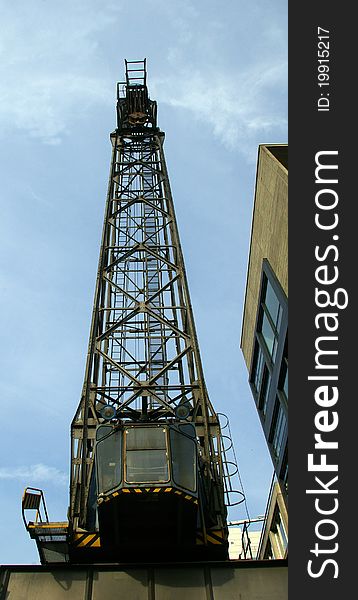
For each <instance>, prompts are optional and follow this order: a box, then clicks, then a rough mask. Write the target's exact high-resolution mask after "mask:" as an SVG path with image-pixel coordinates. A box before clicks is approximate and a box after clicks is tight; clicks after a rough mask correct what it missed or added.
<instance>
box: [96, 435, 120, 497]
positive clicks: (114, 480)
mask: <svg viewBox="0 0 358 600" xmlns="http://www.w3.org/2000/svg"><path fill="white" fill-rule="evenodd" d="M96 437H97V446H96V465H97V486H98V493H99V494H103V493H107V492H110V491H111V490H113V489H114V488H116V487H118V486H119V484H120V483H121V481H122V475H121V471H122V469H121V454H122V432H121V431H119V430H115V429H113V428H112V427H109V426H106V425H104V426H103V427H99V428H98V430H97V435H96Z"/></svg>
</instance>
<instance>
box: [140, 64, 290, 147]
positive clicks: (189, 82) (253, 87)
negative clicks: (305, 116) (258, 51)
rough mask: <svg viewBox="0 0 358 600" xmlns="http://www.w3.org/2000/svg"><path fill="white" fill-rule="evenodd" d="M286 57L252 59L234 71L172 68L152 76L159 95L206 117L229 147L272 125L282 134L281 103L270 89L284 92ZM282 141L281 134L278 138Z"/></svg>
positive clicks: (284, 123)
mask: <svg viewBox="0 0 358 600" xmlns="http://www.w3.org/2000/svg"><path fill="white" fill-rule="evenodd" d="M286 68H287V66H286V63H285V62H284V61H283V62H280V63H278V64H275V65H271V64H265V63H257V64H255V65H253V66H252V67H248V68H246V69H243V70H239V71H238V72H237V73H236V75H235V77H230V76H228V75H225V74H224V75H221V74H217V73H211V72H210V69H208V70H207V72H206V73H199V72H197V73H189V75H188V74H185V73H184V72H182V73H179V74H178V73H176V74H175V76H174V77H172V78H171V77H170V76H169V77H167V78H165V79H157V80H154V81H152V82H151V83H152V88H153V90H154V93H153V94H152V96H153V97H155V95H156V96H157V97H158V100H159V101H161V102H166V103H167V104H169V105H171V106H174V107H180V108H182V109H185V110H188V111H190V112H191V113H192V114H193V115H194V116H195V117H196V118H197V119H199V120H200V121H203V122H206V123H208V124H209V125H210V126H211V128H212V130H213V133H214V134H215V135H216V136H217V137H218V138H219V139H220V141H221V142H223V143H224V144H225V145H226V146H227V147H228V148H235V147H240V149H241V150H245V147H246V145H247V143H248V142H250V140H251V139H252V138H253V136H256V135H257V134H260V135H266V136H269V135H270V132H271V130H273V129H275V130H279V131H282V136H283V137H285V133H286V127H287V119H286V110H285V109H286V107H285V106H284V105H283V106H282V105H281V106H277V105H276V104H275V102H274V101H273V98H272V97H273V93H276V94H277V93H280V90H281V91H282V92H283V93H285V89H286ZM279 141H282V140H279Z"/></svg>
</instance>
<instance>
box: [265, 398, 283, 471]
mask: <svg viewBox="0 0 358 600" xmlns="http://www.w3.org/2000/svg"><path fill="white" fill-rule="evenodd" d="M286 425H287V418H286V414H285V411H284V409H283V407H282V404H281V402H280V401H279V399H278V398H277V397H276V405H275V410H274V414H273V419H272V426H271V433H270V437H269V441H270V442H271V444H272V451H273V455H274V457H275V459H276V460H277V461H278V460H279V458H280V457H281V454H282V449H283V443H284V441H285V437H286Z"/></svg>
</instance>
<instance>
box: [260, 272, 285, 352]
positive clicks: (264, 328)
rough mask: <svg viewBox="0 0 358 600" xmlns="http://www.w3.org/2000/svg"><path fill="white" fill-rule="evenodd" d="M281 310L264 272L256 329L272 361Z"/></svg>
mask: <svg viewBox="0 0 358 600" xmlns="http://www.w3.org/2000/svg"><path fill="white" fill-rule="evenodd" d="M282 312H283V311H282V306H281V304H280V302H279V299H278V297H277V295H276V293H275V292H274V290H273V287H272V285H271V283H270V282H269V280H268V279H267V276H266V275H265V274H264V276H263V282H262V293H261V306H260V317H259V328H258V331H259V332H260V333H261V335H262V337H263V340H264V342H265V345H266V349H267V352H268V354H269V356H270V359H271V361H272V362H273V363H274V362H275V359H276V353H277V346H278V340H279V331H280V325H281V320H282Z"/></svg>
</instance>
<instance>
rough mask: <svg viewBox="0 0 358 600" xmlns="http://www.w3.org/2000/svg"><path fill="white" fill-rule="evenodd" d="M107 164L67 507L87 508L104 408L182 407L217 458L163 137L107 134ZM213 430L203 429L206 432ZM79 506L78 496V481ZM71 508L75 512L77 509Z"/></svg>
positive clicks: (123, 415) (124, 413)
mask: <svg viewBox="0 0 358 600" xmlns="http://www.w3.org/2000/svg"><path fill="white" fill-rule="evenodd" d="M111 139H112V144H113V155H112V167H111V176H110V184H109V192H108V197H107V204H106V214H105V219H104V228H103V236H102V245H101V252H100V260H99V269H98V277H97V286H96V292H95V302H94V311H93V316H92V325H91V333H90V342H89V351H88V358H87V366H86V374H85V383H84V389H83V394H82V399H81V402H80V405H79V407H78V410H77V412H76V415H75V418H74V421H73V424H72V480H71V481H72V484H71V485H72V492H71V498H72V499H71V505H72V510H73V511H74V513H76V512H77V510H76V507H75V504H77V509H80V513H81V514H82V513H83V512H84V511H85V507H84V503H85V497H86V496H87V493H88V489H89V484H90V481H89V480H90V471H91V466H92V463H93V446H94V434H95V428H96V425H97V424H98V422H99V420H100V412H99V411H100V410H101V408H103V406H104V405H108V404H109V405H111V406H113V407H114V408H115V409H116V413H117V417H118V418H120V419H123V420H134V421H139V420H143V421H158V420H160V419H162V418H168V417H173V416H174V414H175V410H176V409H177V407H178V406H179V405H180V404H185V405H186V406H188V407H189V409H190V411H191V419H192V420H193V421H194V422H195V423H196V424H197V425H198V424H200V425H199V429H198V427H197V431H198V435H202V436H203V437H202V440H203V455H204V456H205V455H206V458H207V459H208V461H209V462H211V463H213V462H216V463H217V468H218V470H221V467H220V465H219V462H220V458H219V452H218V447H216V448H215V447H214V444H216V442H215V439H216V438H217V436H218V435H219V429H218V424H217V417H216V415H215V412H214V410H213V408H212V405H211V403H210V401H209V398H208V395H207V391H206V387H205V383H204V378H203V373H202V366H201V361H200V355H199V348H198V343H197V338H196V333H195V327H194V321H193V315H192V309H191V304H190V298H189V291H188V285H187V281H186V275H185V268H184V263H183V257H182V252H181V247H180V241H179V236H178V229H177V225H176V219H175V214H174V208H173V201H172V197H171V192H170V186H169V180H168V175H167V170H166V165H165V160H164V154H163V148H162V144H163V139H164V134H163V133H161V132H157V133H149V134H140V135H138V134H137V135H136V134H132V135H128V136H124V135H120V134H119V133H118V130H117V132H116V133H115V134H112V136H111ZM209 429H210V435H209ZM81 485H82V486H84V487H83V489H82V492H81V496H82V502H81V504H82V507H81V508H80V507H79V506H78V503H77V501H76V500H75V496H76V489H75V488H76V487H78V486H81ZM77 514H79V513H78V512H77Z"/></svg>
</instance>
